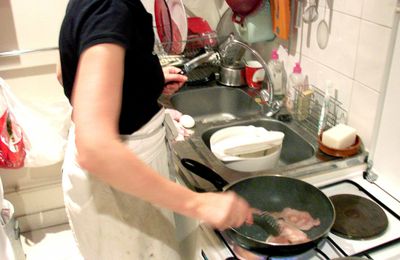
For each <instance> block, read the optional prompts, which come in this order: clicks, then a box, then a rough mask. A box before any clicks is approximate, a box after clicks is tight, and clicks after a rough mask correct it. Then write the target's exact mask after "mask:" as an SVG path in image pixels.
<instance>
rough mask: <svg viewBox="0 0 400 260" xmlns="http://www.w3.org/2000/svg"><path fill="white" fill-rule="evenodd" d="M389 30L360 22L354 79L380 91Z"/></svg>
mask: <svg viewBox="0 0 400 260" xmlns="http://www.w3.org/2000/svg"><path fill="white" fill-rule="evenodd" d="M390 31H391V29H389V28H387V27H384V26H381V25H377V24H374V23H371V22H368V21H362V22H361V28H360V40H359V44H358V51H357V61H356V67H355V75H354V77H355V79H356V80H357V81H359V82H361V83H363V84H364V85H367V86H369V87H371V88H373V89H375V90H377V91H379V90H380V87H381V82H382V75H383V70H384V67H385V61H386V56H387V48H388V44H389V38H390Z"/></svg>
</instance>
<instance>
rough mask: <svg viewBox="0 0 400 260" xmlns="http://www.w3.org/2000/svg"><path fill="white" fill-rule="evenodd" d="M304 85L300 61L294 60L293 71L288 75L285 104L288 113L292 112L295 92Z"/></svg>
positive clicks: (295, 96)
mask: <svg viewBox="0 0 400 260" xmlns="http://www.w3.org/2000/svg"><path fill="white" fill-rule="evenodd" d="M303 87H304V75H303V74H302V72H301V66H300V63H298V62H296V65H295V66H294V68H293V72H292V73H291V74H290V75H289V80H288V85H287V91H286V99H285V105H286V109H287V110H288V112H289V113H291V114H294V113H295V111H294V109H295V107H294V106H295V102H296V99H297V93H298V92H299V91H301V90H302V89H303Z"/></svg>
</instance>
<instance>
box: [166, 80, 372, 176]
mask: <svg viewBox="0 0 400 260" xmlns="http://www.w3.org/2000/svg"><path fill="white" fill-rule="evenodd" d="M249 91H250V90H248V89H246V88H232V87H225V86H220V85H207V86H195V87H192V86H185V87H183V88H182V89H181V90H180V91H179V92H177V93H175V94H174V95H172V96H168V97H166V96H161V98H160V99H159V102H160V104H161V105H163V106H164V107H167V108H172V109H176V110H178V111H180V112H181V113H183V114H187V115H190V116H192V117H193V118H194V119H195V121H196V124H195V126H194V128H192V129H191V132H192V133H191V134H190V136H187V137H185V140H184V142H173V143H172V144H171V146H172V147H173V149H174V150H175V154H176V155H177V158H176V159H177V160H180V159H181V158H188V157H189V158H193V159H197V160H200V161H202V162H203V163H206V164H207V165H208V166H210V167H211V168H214V169H217V170H218V173H219V174H221V176H223V177H225V178H226V179H228V180H234V179H235V178H236V177H235V171H234V170H232V169H230V168H229V167H227V166H226V165H225V164H224V163H223V162H222V161H220V160H219V159H218V158H217V157H216V156H215V155H214V154H213V153H212V151H211V149H210V138H211V135H212V134H213V133H215V132H216V131H218V130H220V129H222V128H225V127H230V126H248V125H253V126H255V127H264V128H265V129H267V130H273V131H281V132H283V133H284V134H285V137H284V140H283V145H282V150H281V154H280V158H279V162H278V164H277V166H276V167H275V168H273V169H268V170H267V171H264V173H266V172H268V173H269V174H283V175H287V176H301V175H302V174H309V173H310V172H316V171H321V169H324V170H326V171H329V170H332V169H336V168H338V167H347V166H349V165H356V164H359V163H363V162H364V160H365V153H364V150H363V149H361V151H360V152H359V153H358V154H357V156H353V157H351V158H338V157H332V156H330V155H326V154H324V153H323V152H321V151H320V150H319V149H318V142H317V138H316V136H315V134H312V133H311V132H310V131H308V130H307V129H306V128H305V127H303V126H302V125H301V124H299V123H298V122H297V121H296V120H289V121H285V122H282V121H279V120H277V118H282V119H285V118H287V117H280V115H285V113H287V111H286V109H285V108H284V107H283V108H282V109H281V110H280V111H278V113H277V114H276V115H275V116H273V117H268V116H266V115H265V114H264V113H263V108H262V107H261V106H260V105H259V104H258V103H257V102H256V101H255V100H254V97H253V96H251V92H249ZM253 91H254V90H253ZM285 120H286V119H285ZM178 164H179V163H178ZM248 174H258V172H254V173H253V172H252V173H248Z"/></svg>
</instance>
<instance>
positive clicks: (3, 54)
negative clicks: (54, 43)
mask: <svg viewBox="0 0 400 260" xmlns="http://www.w3.org/2000/svg"><path fill="white" fill-rule="evenodd" d="M54 50H58V47H46V48H38V49H25V50H14V51H6V52H0V58H3V57H12V56H20V55H23V54H27V53H33V52H44V51H54Z"/></svg>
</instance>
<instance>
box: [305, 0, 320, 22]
mask: <svg viewBox="0 0 400 260" xmlns="http://www.w3.org/2000/svg"><path fill="white" fill-rule="evenodd" d="M317 19H318V6H317V3H316V0H309V2H308V7H307V8H306V9H305V10H304V12H303V21H304V22H305V23H313V22H315V21H316V20H317Z"/></svg>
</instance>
